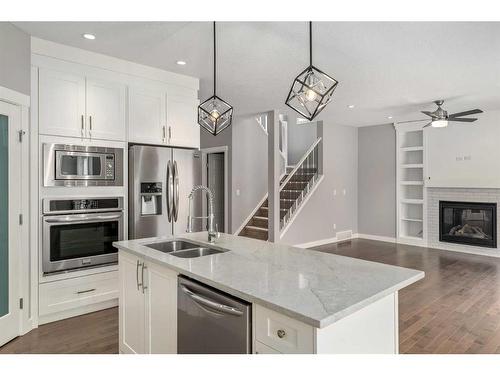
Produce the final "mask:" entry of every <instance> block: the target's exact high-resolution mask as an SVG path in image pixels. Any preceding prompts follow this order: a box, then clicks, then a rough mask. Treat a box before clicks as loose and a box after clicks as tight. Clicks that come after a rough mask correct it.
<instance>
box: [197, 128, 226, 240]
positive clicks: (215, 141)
mask: <svg viewBox="0 0 500 375" xmlns="http://www.w3.org/2000/svg"><path fill="white" fill-rule="evenodd" d="M232 134H233V127H232V126H230V127H229V128H227V129H225V130H224V131H223V132H222V133H220V134H218V135H217V136H215V137H214V136H213V135H211V134H209V133H208V132H206V131H205V130H203V129H201V127H200V148H201V149H203V148H210V147H220V146H228V150H227V158H228V164H227V169H228V172H227V174H228V176H227V178H228V180H227V181H228V189H229V195H228V204H227V205H228V207H227V210H228V212H229V214H228V215H229V217H228V228H229V229H230V230H231V227H232V215H231V211H232V194H231V192H232V191H233V186H232V181H233V177H232V163H233V162H232ZM200 163H201V159H200ZM200 173H201V169H200ZM231 233H232V232H231Z"/></svg>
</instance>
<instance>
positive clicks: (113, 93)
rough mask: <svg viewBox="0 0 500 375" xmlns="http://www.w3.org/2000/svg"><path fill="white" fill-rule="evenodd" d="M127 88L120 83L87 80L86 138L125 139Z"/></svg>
mask: <svg viewBox="0 0 500 375" xmlns="http://www.w3.org/2000/svg"><path fill="white" fill-rule="evenodd" d="M126 91H127V87H126V86H125V85H123V84H121V83H115V82H106V81H103V80H96V79H91V78H87V121H88V122H87V136H88V137H89V138H96V139H109V140H116V141H124V140H125V139H126V131H125V121H126V120H125V114H126V109H125V108H126V105H125V103H126V101H125V97H126Z"/></svg>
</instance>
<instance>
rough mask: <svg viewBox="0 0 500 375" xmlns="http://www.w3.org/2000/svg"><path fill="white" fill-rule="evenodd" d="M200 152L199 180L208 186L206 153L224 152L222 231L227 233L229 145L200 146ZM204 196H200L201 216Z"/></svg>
mask: <svg viewBox="0 0 500 375" xmlns="http://www.w3.org/2000/svg"><path fill="white" fill-rule="evenodd" d="M200 152H201V181H202V184H203V185H205V186H208V181H207V178H208V176H207V170H206V168H205V166H206V164H207V155H208V154H214V153H220V152H222V153H224V233H229V176H228V171H229V160H228V154H229V147H228V146H218V147H209V148H202V149H201V150H200ZM206 215H207V213H206V197H205V195H203V198H202V216H206Z"/></svg>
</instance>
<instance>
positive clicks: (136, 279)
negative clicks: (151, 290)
mask: <svg viewBox="0 0 500 375" xmlns="http://www.w3.org/2000/svg"><path fill="white" fill-rule="evenodd" d="M139 266H141V262H139V259H138V260H137V263H136V265H135V282H136V283H137V290H139V287H141V286H142V284H139Z"/></svg>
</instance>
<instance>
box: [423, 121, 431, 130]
mask: <svg viewBox="0 0 500 375" xmlns="http://www.w3.org/2000/svg"><path fill="white" fill-rule="evenodd" d="M431 125H432V121H431V122H429V123H428V124H427V125H425V126H424V127H423V128H422V129H425V128H426V127H428V126H431Z"/></svg>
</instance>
